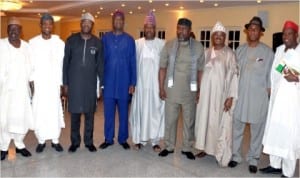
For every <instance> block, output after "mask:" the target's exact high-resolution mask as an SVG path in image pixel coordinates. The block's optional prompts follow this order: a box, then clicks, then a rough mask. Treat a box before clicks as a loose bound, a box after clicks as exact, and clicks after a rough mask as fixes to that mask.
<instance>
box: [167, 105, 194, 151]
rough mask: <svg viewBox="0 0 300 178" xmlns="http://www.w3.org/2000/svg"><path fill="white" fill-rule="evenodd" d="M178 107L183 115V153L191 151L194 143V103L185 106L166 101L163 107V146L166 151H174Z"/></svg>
mask: <svg viewBox="0 0 300 178" xmlns="http://www.w3.org/2000/svg"><path fill="white" fill-rule="evenodd" d="M180 106H181V108H182V113H183V148H182V150H183V151H191V150H192V146H193V142H194V126H195V109H196V104H195V102H190V103H186V104H178V103H172V102H170V101H166V105H165V116H166V117H165V137H164V140H165V146H166V149H167V150H169V151H172V150H174V149H175V145H176V136H177V125H178V115H179V111H180Z"/></svg>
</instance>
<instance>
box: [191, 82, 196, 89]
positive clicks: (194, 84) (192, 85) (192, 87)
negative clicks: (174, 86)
mask: <svg viewBox="0 0 300 178" xmlns="http://www.w3.org/2000/svg"><path fill="white" fill-rule="evenodd" d="M191 91H197V83H191Z"/></svg>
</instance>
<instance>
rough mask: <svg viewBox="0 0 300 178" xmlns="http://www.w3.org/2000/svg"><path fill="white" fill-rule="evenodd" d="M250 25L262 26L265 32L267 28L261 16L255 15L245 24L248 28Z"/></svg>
mask: <svg viewBox="0 0 300 178" xmlns="http://www.w3.org/2000/svg"><path fill="white" fill-rule="evenodd" d="M250 25H257V26H259V27H260V29H261V31H262V32H264V31H265V28H264V27H263V23H262V20H261V19H260V17H257V16H254V17H253V18H252V19H251V20H250V22H249V23H247V24H245V28H246V29H248V28H249V26H250Z"/></svg>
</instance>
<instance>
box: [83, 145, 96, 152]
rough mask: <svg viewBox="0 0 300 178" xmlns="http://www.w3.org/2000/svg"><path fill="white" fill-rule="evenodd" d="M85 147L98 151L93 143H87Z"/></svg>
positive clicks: (91, 150)
mask: <svg viewBox="0 0 300 178" xmlns="http://www.w3.org/2000/svg"><path fill="white" fill-rule="evenodd" d="M85 147H86V148H87V149H88V150H89V151H90V152H96V151H97V149H96V147H95V146H94V145H93V144H91V145H85Z"/></svg>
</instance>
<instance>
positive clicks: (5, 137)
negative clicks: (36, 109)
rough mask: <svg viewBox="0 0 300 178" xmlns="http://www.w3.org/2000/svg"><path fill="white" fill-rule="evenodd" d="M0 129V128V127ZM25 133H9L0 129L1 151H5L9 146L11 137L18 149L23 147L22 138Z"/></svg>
mask: <svg viewBox="0 0 300 178" xmlns="http://www.w3.org/2000/svg"><path fill="white" fill-rule="evenodd" d="M0 130H1V129H0ZM25 135H26V134H17V133H11V132H8V131H5V130H1V133H0V147H1V148H0V149H1V151H7V150H8V148H9V144H10V141H11V140H12V139H13V140H14V143H15V146H16V147H17V148H18V149H23V148H25V144H24V141H23V140H24V138H25Z"/></svg>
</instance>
